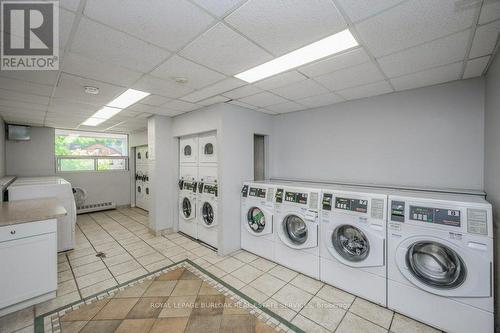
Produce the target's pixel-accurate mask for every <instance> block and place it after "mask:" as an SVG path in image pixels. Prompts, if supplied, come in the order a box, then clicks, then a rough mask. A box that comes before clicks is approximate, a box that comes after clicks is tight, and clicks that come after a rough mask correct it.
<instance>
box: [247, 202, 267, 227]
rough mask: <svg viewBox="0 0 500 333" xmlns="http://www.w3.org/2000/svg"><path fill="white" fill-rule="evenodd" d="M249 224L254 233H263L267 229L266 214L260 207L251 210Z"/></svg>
mask: <svg viewBox="0 0 500 333" xmlns="http://www.w3.org/2000/svg"><path fill="white" fill-rule="evenodd" d="M247 222H248V226H249V227H250V229H251V230H252V231H253V232H255V233H261V232H262V231H264V228H265V227H266V217H265V216H264V212H263V211H262V210H260V208H258V207H252V208H250V209H249V210H248V213H247Z"/></svg>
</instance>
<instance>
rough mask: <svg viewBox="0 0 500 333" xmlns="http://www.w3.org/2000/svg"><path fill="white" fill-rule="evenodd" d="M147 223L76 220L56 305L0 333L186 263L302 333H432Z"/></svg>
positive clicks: (28, 328)
mask: <svg viewBox="0 0 500 333" xmlns="http://www.w3.org/2000/svg"><path fill="white" fill-rule="evenodd" d="M147 223H148V217H147V213H146V212H144V211H142V210H140V209H137V208H123V209H117V210H113V211H106V212H99V213H91V214H84V215H79V216H78V221H77V232H76V247H75V249H74V250H72V251H68V252H66V253H61V254H59V256H58V269H59V279H58V281H59V285H58V289H57V297H56V298H55V299H52V300H50V301H47V302H45V303H41V304H38V305H36V306H33V307H29V308H27V309H24V310H21V311H17V312H15V313H12V314H9V315H7V316H4V317H0V332H1V333H11V332H33V331H34V326H33V324H34V318H35V317H36V316H40V315H42V314H44V313H48V312H50V311H52V310H55V309H59V308H61V307H64V306H65V305H67V304H70V303H73V302H76V301H79V300H81V299H85V298H88V297H89V296H91V295H95V294H98V293H100V292H103V291H104V290H107V289H110V288H113V287H115V286H118V285H120V284H123V283H125V282H129V281H132V280H134V279H138V278H139V277H141V276H144V275H146V274H148V273H150V272H154V271H157V270H158V269H161V268H163V267H166V266H169V265H172V264H174V263H177V262H179V261H182V260H184V259H189V260H191V261H192V262H193V263H195V264H197V265H198V266H200V267H201V268H202V269H204V270H206V271H207V272H209V273H210V274H212V275H213V276H215V277H216V278H218V279H220V280H221V281H222V282H223V283H225V284H226V285H229V286H231V287H233V288H235V289H237V290H238V291H239V292H240V293H241V294H244V295H246V296H248V297H250V298H251V299H253V300H255V301H256V302H258V303H260V304H263V305H265V306H266V307H267V309H269V310H271V311H273V312H274V313H276V314H277V315H279V316H280V317H282V318H284V319H285V320H287V321H289V322H291V323H292V324H293V325H295V326H297V327H298V328H300V329H302V330H304V331H306V332H344V333H345V332H356V333H358V332H371V333H376V332H388V331H390V332H394V333H406V332H421V333H424V332H438V331H437V330H435V329H433V328H431V327H429V326H426V325H424V324H422V323H419V322H417V321H414V320H412V319H409V318H407V317H405V316H402V315H400V314H397V313H394V312H393V311H390V310H388V309H386V308H383V307H380V306H378V305H375V304H373V303H370V302H368V301H366V300H364V299H362V298H359V297H355V296H353V295H351V294H349V293H346V292H344V291H342V290H339V289H337V288H334V287H332V286H329V285H326V284H324V283H322V282H320V281H317V280H314V279H311V278H309V277H306V276H304V275H301V274H299V273H297V272H295V271H293V270H290V269H287V268H285V267H283V266H280V265H277V264H275V263H273V262H270V261H268V260H266V259H263V258H260V257H258V256H256V255H253V254H251V253H248V252H246V251H238V252H236V253H233V254H232V255H230V256H226V257H220V256H217V255H216V253H215V252H214V251H212V250H211V249H209V248H207V247H205V246H202V245H200V244H199V243H197V242H195V241H192V240H191V239H189V238H187V237H184V236H183V235H181V234H178V233H171V234H168V235H164V236H158V237H156V236H153V235H152V234H150V233H149V231H148V228H147V227H146V224H147ZM99 252H102V254H104V255H101V256H96V254H98V253H99ZM151 327H153V325H151ZM278 328H282V329H283V330H286V327H278ZM79 329H81V328H79ZM79 329H75V330H73V331H72V332H78V331H79ZM143 329H144V330H143V331H144V332H149V331H150V327H143ZM113 330H114V329H113ZM63 332H64V330H63ZM180 332H182V331H180Z"/></svg>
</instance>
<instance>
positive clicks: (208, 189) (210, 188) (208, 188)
mask: <svg viewBox="0 0 500 333" xmlns="http://www.w3.org/2000/svg"><path fill="white" fill-rule="evenodd" d="M203 193H208V194H213V195H215V196H217V185H208V184H205V185H204V186H203Z"/></svg>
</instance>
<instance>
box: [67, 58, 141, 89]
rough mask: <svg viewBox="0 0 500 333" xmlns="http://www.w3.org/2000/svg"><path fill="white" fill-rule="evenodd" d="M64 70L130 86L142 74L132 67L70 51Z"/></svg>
mask: <svg viewBox="0 0 500 333" xmlns="http://www.w3.org/2000/svg"><path fill="white" fill-rule="evenodd" d="M62 70H63V71H64V72H66V73H70V74H75V75H79V76H83V77H86V78H89V79H94V80H98V81H104V82H109V83H111V84H116V85H119V86H130V85H131V84H132V83H134V82H135V81H137V79H139V78H140V77H141V75H142V73H140V72H135V71H132V70H130V69H127V68H124V67H120V66H116V65H114V64H112V63H104V62H102V61H99V60H95V59H91V58H87V57H84V56H81V55H79V54H76V53H68V54H67V55H66V57H65V58H64V62H63V66H62Z"/></svg>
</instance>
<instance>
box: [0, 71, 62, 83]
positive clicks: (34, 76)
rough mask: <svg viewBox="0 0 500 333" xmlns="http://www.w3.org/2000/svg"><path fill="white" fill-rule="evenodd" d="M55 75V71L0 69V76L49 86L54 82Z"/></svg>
mask: <svg viewBox="0 0 500 333" xmlns="http://www.w3.org/2000/svg"><path fill="white" fill-rule="evenodd" d="M57 75H58V72H57V71H0V77H6V78H11V79H16V80H22V81H28V82H31V83H38V84H44V85H49V86H53V85H54V84H55V83H56V81H57Z"/></svg>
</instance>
